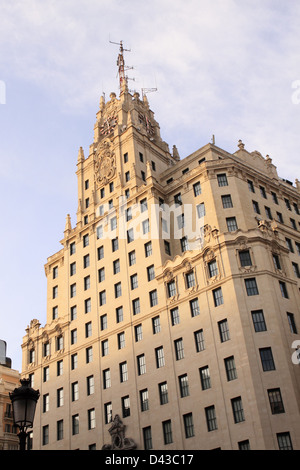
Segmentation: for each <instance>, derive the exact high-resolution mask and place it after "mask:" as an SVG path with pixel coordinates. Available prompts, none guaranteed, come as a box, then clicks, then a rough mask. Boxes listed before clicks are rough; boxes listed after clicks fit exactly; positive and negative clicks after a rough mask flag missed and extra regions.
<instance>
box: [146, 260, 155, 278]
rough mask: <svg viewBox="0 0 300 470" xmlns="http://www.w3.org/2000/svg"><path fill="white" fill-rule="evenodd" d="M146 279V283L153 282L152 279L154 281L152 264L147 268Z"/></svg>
mask: <svg viewBox="0 0 300 470" xmlns="http://www.w3.org/2000/svg"><path fill="white" fill-rule="evenodd" d="M147 278H148V282H150V281H153V279H155V271H154V264H152V265H151V266H148V267H147Z"/></svg>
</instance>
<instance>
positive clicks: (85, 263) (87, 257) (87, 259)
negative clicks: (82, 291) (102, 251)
mask: <svg viewBox="0 0 300 470" xmlns="http://www.w3.org/2000/svg"><path fill="white" fill-rule="evenodd" d="M89 265H90V255H89V254H88V255H85V256H84V257H83V267H84V268H88V267H89Z"/></svg>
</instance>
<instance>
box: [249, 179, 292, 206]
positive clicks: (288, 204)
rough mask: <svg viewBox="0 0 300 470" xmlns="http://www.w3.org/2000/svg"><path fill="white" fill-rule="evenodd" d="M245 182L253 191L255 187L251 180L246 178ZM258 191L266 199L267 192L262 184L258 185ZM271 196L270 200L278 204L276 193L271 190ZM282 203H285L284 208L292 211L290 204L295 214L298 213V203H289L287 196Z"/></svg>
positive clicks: (252, 191)
mask: <svg viewBox="0 0 300 470" xmlns="http://www.w3.org/2000/svg"><path fill="white" fill-rule="evenodd" d="M247 183H248V189H249V191H250V192H251V193H255V188H254V184H253V181H251V180H247ZM259 191H260V195H261V196H262V197H263V198H264V199H267V193H266V190H265V188H264V186H261V185H260V186H259ZM271 197H272V201H273V202H274V203H275V204H277V205H279V203H278V198H277V194H276V193H275V192H274V191H271ZM284 203H285V206H286V208H287V209H288V210H289V211H292V206H293V208H294V211H295V213H296V214H297V215H300V212H299V208H298V205H297V203H295V202H294V203H293V204H291V203H290V201H289V199H288V198H284Z"/></svg>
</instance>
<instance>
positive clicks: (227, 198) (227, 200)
mask: <svg viewBox="0 0 300 470" xmlns="http://www.w3.org/2000/svg"><path fill="white" fill-rule="evenodd" d="M221 198H222V205H223V209H229V208H230V207H233V204H232V199H231V195H230V194H224V196H221Z"/></svg>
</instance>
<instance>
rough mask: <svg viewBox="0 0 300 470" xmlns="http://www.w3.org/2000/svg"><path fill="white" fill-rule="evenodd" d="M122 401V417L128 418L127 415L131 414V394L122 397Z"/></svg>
mask: <svg viewBox="0 0 300 470" xmlns="http://www.w3.org/2000/svg"><path fill="white" fill-rule="evenodd" d="M121 403H122V417H123V418H126V417H127V416H130V398H129V395H127V396H126V397H122V398H121Z"/></svg>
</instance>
